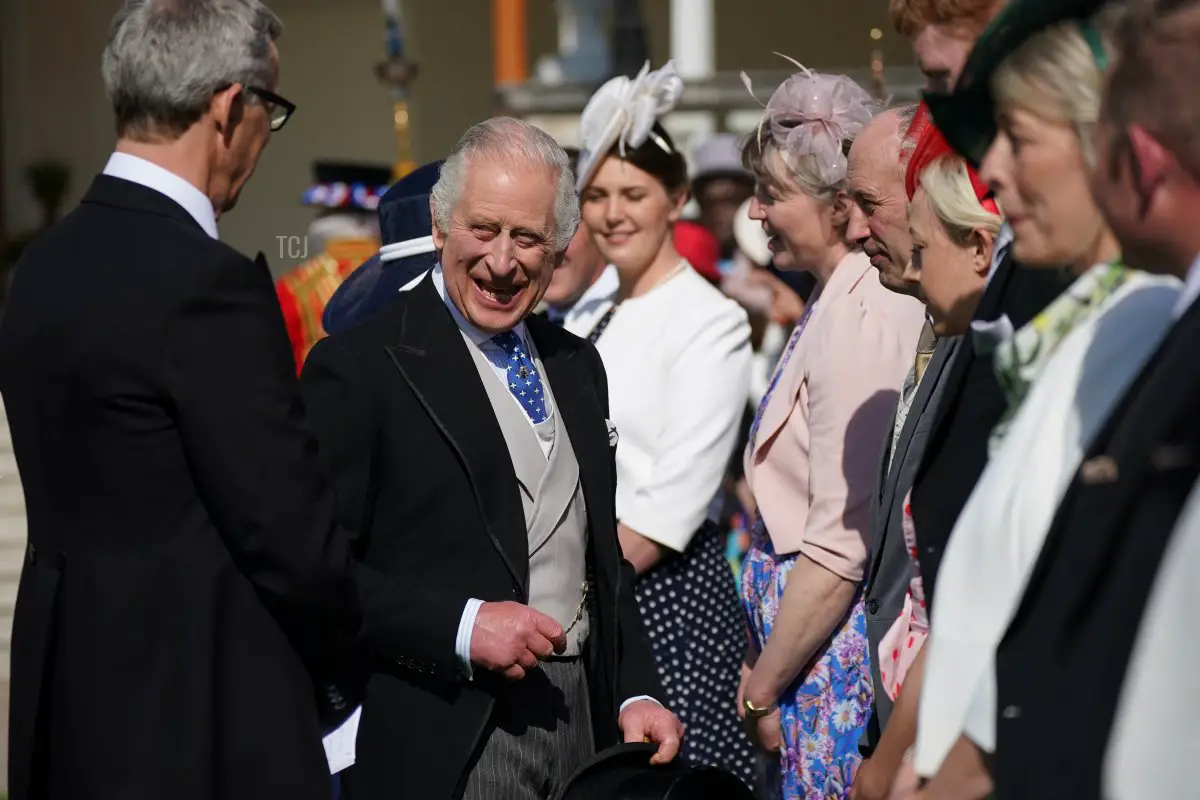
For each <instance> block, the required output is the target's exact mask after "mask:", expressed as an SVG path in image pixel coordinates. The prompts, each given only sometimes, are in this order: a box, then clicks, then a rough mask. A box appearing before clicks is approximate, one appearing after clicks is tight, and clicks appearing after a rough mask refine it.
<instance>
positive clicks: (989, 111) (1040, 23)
mask: <svg viewBox="0 0 1200 800" xmlns="http://www.w3.org/2000/svg"><path fill="white" fill-rule="evenodd" d="M1104 5H1106V0H1010V2H1009V3H1008V4H1007V5H1005V6H1004V9H1003V10H1002V11H1001V12H1000V14H999V15H998V16H997V17H996V18H995V19H994V20H992V24H991V25H989V26H988V28H987V30H985V31H984V32H983V34H982V35H981V36H980V37H979V39H977V40H976V42H975V46H974V47H973V48H972V49H971V54H970V55H969V56H968V57H967V63H966V66H964V67H963V71H962V75H961V76H959V79H958V83H956V84H955V86H954V91H952V92H950V93H941V92H925V93H924V98H925V103H926V104H927V105H928V106H929V113H930V115H931V116H932V117H933V121H934V123H935V124H936V125H937V126H938V129H939V130H941V132H942V134H943V135H944V136H945V137H946V141H947V142H949V143H950V146H951V147H953V148H954V149H955V150H956V151H958V152H959V153H961V154H962V156H963V157H964V158H966V159H967V161H969V162H970V163H971V164H972V165H973V166H974V167H975V168H976V169H978V168H979V165H980V163H981V162H982V161H983V157H984V155H986V154H987V151H988V148H989V147H991V146H992V141H993V140H994V139H995V138H996V116H995V99H994V98H993V97H992V76H993V75H994V74H995V73H996V70H997V69H998V68H999V67H1000V65H1001V64H1002V63H1003V62H1004V59H1006V58H1008V56H1009V55H1011V54H1012V53H1013V52H1015V51H1016V50H1017V49H1018V48H1019V47H1021V45H1023V44H1025V42H1027V41H1029V39H1030V38H1031V37H1032V36H1033V35H1034V34H1036V33H1038V32H1040V31H1043V30H1045V29H1046V28H1049V27H1051V26H1053V25H1057V24H1058V23H1060V22H1065V21H1067V20H1072V19H1074V20H1080V21H1083V20H1087V19H1088V18H1090V17H1091V16H1092V14H1094V13H1095V12H1097V11H1099V10H1100V9H1101V8H1102V7H1103V6H1104ZM1083 34H1084V36H1085V37H1086V38H1087V40H1088V44H1089V45H1090V46H1091V48H1092V52H1093V53H1094V54H1095V55H1096V59H1097V63H1099V64H1100V66H1101V67H1102V68H1103V67H1104V66H1106V59H1105V56H1104V47H1103V45H1102V44H1101V41H1100V37H1099V35H1098V34H1097V33H1096V31H1095V29H1093V28H1092V27H1091V26H1090V25H1089V26H1086V27H1085V28H1084V29H1083Z"/></svg>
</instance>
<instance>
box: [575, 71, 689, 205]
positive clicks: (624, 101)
mask: <svg viewBox="0 0 1200 800" xmlns="http://www.w3.org/2000/svg"><path fill="white" fill-rule="evenodd" d="M682 94H683V78H680V77H679V74H678V73H677V72H676V71H675V62H674V61H668V62H667V63H666V64H665V65H664V66H663V68H662V69H660V70H656V71H654V72H651V71H650V62H649V61H647V62H646V63H645V65H644V66H643V67H642V70H641V72H639V73H638V76H637V77H636V78H634V79H633V80H630V79H629V78H627V77H625V76H623V75H622V76H619V77H616V78H613V79H612V80H610V81H608V83H606V84H604V85H603V86H601V87H600V88H599V89H597V90H596V93H595V94H594V95H592V99H591V100H589V101H588V104H587V107H586V108H584V109H583V114H582V116H580V118H579V141H580V148H579V149H580V155H579V169H578V171H577V173H576V175H575V190H576V191H583V188H584V187H585V186H587V185H588V182H589V181H591V179H592V177H593V176H594V175H595V174H596V169H597V167H599V166H600V162H601V161H603V160H604V157H605V156H606V155H607V154H608V151H609V150H611V149H612V147H613V145H616V146H617V147H619V148H620V152H621V154H622V155H624V154H625V151H626V150H627V149H628V150H632V149H636V148H638V147H641V146H642V144H644V143H645V141H646V139H648V138H651V137H653V138H654V140H655V142H656V143H657V144H658V146H659V147H661V148H662V149H663V150H666V151H667V152H672V148H671V147H670V145H668V144H667V142H665V141H664V140H663V139H662V138H661V137H659V136H655V134H654V132H653V131H652V130H651V129H652V128H653V127H654V123H655V122H657V121H658V118H659V117H661V116H662V115H663V114H666V113H667V112H668V111H670V110H671V109H673V108H674V107H675V104H676V103H678V102H679V97H680V95H682Z"/></svg>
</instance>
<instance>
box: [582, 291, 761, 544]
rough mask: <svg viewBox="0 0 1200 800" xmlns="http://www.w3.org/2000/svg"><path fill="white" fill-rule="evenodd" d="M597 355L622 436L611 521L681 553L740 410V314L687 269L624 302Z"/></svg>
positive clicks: (745, 378)
mask: <svg viewBox="0 0 1200 800" xmlns="http://www.w3.org/2000/svg"><path fill="white" fill-rule="evenodd" d="M596 348H597V349H598V350H599V351H600V356H601V358H602V359H603V360H604V367H605V370H606V371H607V372H608V396H609V407H610V413H611V416H612V422H613V424H614V425H615V426H616V429H617V436H618V439H617V454H616V459H617V518H618V519H619V520H620V521H621V522H622V523H624V524H625V525H627V526H628V527H630V528H632V529H633V530H635V531H637V532H638V533H640V534H642V535H643V536H645V537H646V538H648V539H652V540H653V541H655V542H657V543H658V544H661V545H663V546H664V547H668V548H670V549H672V550H675V551H677V552H683V551H684V550H685V549H686V548H687V546H688V542H690V541H691V538H692V534H694V533H695V532H696V530H697V529H698V528H699V527H700V524H701V523H702V522H703V521H704V519H705V517H706V516H707V515H708V508H709V504H710V502H711V501H712V499H713V498H714V497H715V496H716V494H717V491H718V490H719V489H720V486H721V479H722V477H723V476H724V474H725V469H726V467H727V466H728V465H729V459H730V456H731V455H732V454H733V448H734V446H735V444H736V441H737V434H738V428H739V426H740V425H741V421H742V415H743V413H744V411H745V408H746V392H747V388H748V386H749V382H750V357H751V350H750V323H749V322H748V320H747V318H746V312H745V311H744V310H742V307H741V306H739V305H738V304H737V303H736V302H734V301H733V300H730V299H729V298H727V297H725V296H724V295H722V294H721V293H720V291H718V290H717V289H716V288H714V287H713V286H712V285H710V284H709V283H708V281H706V280H705V279H704V278H702V277H700V275H699V274H697V273H696V272H695V271H694V270H692V269H686V270H684V271H683V272H681V273H680V274H679V275H677V276H675V277H673V278H670V279H669V280H667V281H666V282H665V283H663V284H661V285H660V286H658V287H656V288H654V289H652V290H651V291H650V292H647V293H646V294H644V295H642V296H641V297H635V298H632V299H629V300H626V301H624V302H623V303H621V304H620V305H619V306H618V308H617V310H616V312H615V313H614V314H613V316H612V319H611V320H610V322H609V324H608V327H607V328H606V329H605V330H604V333H603V335H601V336H600V339H599V340H598V341H597V342H596Z"/></svg>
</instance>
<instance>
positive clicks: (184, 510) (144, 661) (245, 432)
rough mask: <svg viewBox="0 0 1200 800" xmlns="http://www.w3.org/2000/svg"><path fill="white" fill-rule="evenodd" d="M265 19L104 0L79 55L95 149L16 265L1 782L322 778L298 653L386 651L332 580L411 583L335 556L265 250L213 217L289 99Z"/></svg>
mask: <svg viewBox="0 0 1200 800" xmlns="http://www.w3.org/2000/svg"><path fill="white" fill-rule="evenodd" d="M280 31H281V24H280V22H279V20H278V18H277V17H276V16H275V15H274V14H273V13H272V12H271V11H270V10H268V9H267V8H266V7H265V6H263V5H262V4H261V3H260V2H259V0H126V2H125V4H124V7H123V8H122V9H121V10H120V11H119V12H118V14H117V16H116V18H115V20H114V22H113V26H112V28H111V33H110V38H109V41H108V44H107V47H106V49H105V52H104V57H103V74H104V81H105V85H106V88H107V90H108V95H109V98H110V100H111V102H112V106H113V110H114V113H115V117H116V128H117V144H116V148H115V150H116V152H114V153H113V155H112V157H111V158H110V159H109V161H108V163H107V165H106V166H105V168H104V171H103V174H102V175H99V176H98V177H97V178H96V179H95V180H94V182H93V183H92V185H91V187H90V188H89V189H88V191H87V193H86V194H85V196H84V198H83V201H82V203H81V204H80V206H79V207H78V208H76V209H75V210H74V211H72V212H71V213H70V214H69V215H68V216H67V217H66V218H65V219H63V221H62V222H60V223H59V224H58V225H56V226H54V227H53V228H52V229H50V230H49V231H47V232H46V233H45V234H44V235H43V236H41V237H40V238H39V239H38V240H37V241H35V242H34V243H33V244H32V245H31V246H30V247H28V249H27V250H26V251H25V255H24V258H23V259H22V261H21V262H20V263H19V264H18V266H17V270H16V275H15V278H14V280H13V287H12V295H11V298H10V301H9V305H8V307H7V309H6V313H5V316H4V320H3V325H2V326H0V391H2V392H3V396H4V402H5V406H6V407H7V410H8V414H9V421H10V425H11V429H12V434H13V446H14V450H15V453H16V457H17V462H18V466H19V468H20V472H21V478H22V483H23V484H24V490H25V495H26V500H27V507H28V516H29V546H28V551H27V557H26V560H25V565H24V568H23V571H22V575H21V584H20V589H19V595H18V599H17V607H16V613H15V619H14V626H13V627H14V630H13V640H12V689H11V693H12V694H11V709H12V713H11V719H10V743H11V749H10V760H9V768H10V772H9V791H10V793H11V794H10V796H11V797H12V798H14V800H27V798H45V797H87V798H90V799H91V800H115V798H121V799H122V800H143V799H144V800H160V799H161V798H172V800H212V799H213V798H218V797H219V798H222V800H262V798H288V800H298V799H302V800H328V798H329V796H330V787H331V781H330V776H329V767H328V764H327V762H326V758H325V754H324V753H323V751H322V747H321V723H322V722H325V723H332V722H336V721H337V719H338V718H337V716H336V715H330V716H327V717H323V718H322V717H321V715H320V713H319V710H318V709H319V708H320V707H319V706H318V703H317V695H318V692H316V691H315V690H314V686H313V680H312V678H311V677H310V675H313V674H321V657H332V655H333V653H334V652H336V651H337V645H338V643H340V642H346V641H348V640H349V639H350V638H351V637H354V636H356V635H363V636H367V637H370V638H371V639H372V642H373V644H374V651H375V652H377V653H379V654H381V655H383V656H384V657H388V658H391V659H393V660H398V659H400V658H402V657H405V654H402V653H401V652H400V648H402V647H405V648H406V647H407V646H408V645H409V642H407V641H406V640H405V637H403V636H401V635H399V634H398V633H395V632H394V631H393V632H391V634H390V635H387V634H384V635H382V636H380V637H376V635H375V634H376V633H377V631H376V630H374V628H373V625H374V623H373V622H372V621H367V620H364V618H363V616H362V614H361V612H360V605H359V601H358V596H357V590H362V591H363V592H364V594H365V595H367V596H370V597H372V598H373V601H379V600H382V602H384V604H385V606H386V605H387V603H388V600H389V599H390V598H391V597H392V592H393V591H395V592H396V602H398V603H403V605H404V606H405V607H409V608H411V607H415V606H416V605H418V604H419V599H417V598H414V597H403V598H401V597H400V596H399V595H400V594H401V593H403V591H404V587H402V586H400V587H396V588H395V589H393V586H392V584H391V583H386V582H384V581H382V580H380V581H379V582H378V583H375V584H368V581H369V580H370V578H369V577H367V576H366V575H365V574H364V571H363V570H362V569H361V568H360V567H359V566H358V565H357V564H356V562H354V561H353V559H352V558H351V555H350V547H349V543H348V539H347V537H346V536H345V534H344V533H343V531H341V530H340V529H339V528H338V527H337V526H336V525H335V522H334V498H333V492H332V489H331V487H330V485H329V483H328V482H327V480H326V478H325V476H324V474H323V473H322V471H321V468H320V467H319V466H318V462H317V453H316V446H315V444H314V442H313V440H312V439H311V438H310V436H309V434H308V433H307V430H306V428H305V426H304V424H303V419H302V416H301V409H302V406H301V402H300V397H299V392H298V387H297V384H296V376H295V366H294V364H293V362H292V358H291V354H290V349H289V346H288V340H287V337H286V335H285V333H284V326H283V320H282V316H281V314H280V310H279V305H278V303H277V301H276V296H275V292H274V288H273V286H272V282H271V276H270V274H269V272H268V269H267V266H266V264H265V263H264V262H263V260H262V258H261V257H260V258H259V259H258V260H257V261H252V260H251V259H249V258H247V257H246V256H244V255H242V254H240V253H238V252H236V251H235V250H234V249H233V248H231V247H229V246H227V245H225V244H222V243H221V242H220V241H219V239H218V233H217V221H218V219H219V218H220V217H221V215H222V214H223V213H225V212H226V211H229V210H230V209H231V208H233V206H234V205H235V204H236V202H237V198H238V195H239V193H240V192H241V190H242V188H243V187H244V186H245V184H246V182H247V181H248V180H249V179H250V176H251V175H252V174H253V172H254V168H255V165H256V164H257V162H258V159H259V156H260V155H261V154H262V151H263V148H264V147H266V145H267V142H268V141H269V139H270V137H271V134H272V132H275V131H279V130H280V129H281V128H282V127H283V126H284V124H285V123H286V122H287V120H288V118H289V116H290V115H291V114H292V112H293V110H294V107H293V106H292V104H291V103H289V102H287V101H286V100H284V99H283V98H282V97H280V96H279V95H278V94H277V93H276V87H277V84H278V81H279V56H278V52H277V50H276V48H275V44H274V40H275V39H276V38H277V37H278V35H279V33H280ZM384 616H387V615H386V614H385V615H384ZM372 619H373V620H374V619H379V618H378V617H373V618H372ZM385 627H387V623H384V624H382V625H381V626H380V628H381V629H382V628H385ZM319 694H320V695H321V696H322V698H323V699H324V700H325V701H327V704H328V705H327V706H325V707H326V708H328V707H332V708H333V709H335V710H337V709H340V710H342V711H344V712H346V713H348V709H349V708H352V707H353V703H352V699H351V697H349V696H347V697H343V696H342V694H341V690H339V689H337V688H329V687H326V688H322V689H321V690H320V692H319Z"/></svg>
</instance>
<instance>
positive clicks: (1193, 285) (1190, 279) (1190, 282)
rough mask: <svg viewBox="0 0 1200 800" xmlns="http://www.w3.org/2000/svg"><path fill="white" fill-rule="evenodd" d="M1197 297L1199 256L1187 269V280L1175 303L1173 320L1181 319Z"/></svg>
mask: <svg viewBox="0 0 1200 800" xmlns="http://www.w3.org/2000/svg"><path fill="white" fill-rule="evenodd" d="M1197 297H1200V255H1198V256H1196V260H1195V261H1193V262H1192V266H1191V267H1189V268H1188V274H1187V280H1186V281H1185V282H1184V284H1183V291H1182V292H1180V293H1179V300H1178V301H1176V303H1175V311H1174V313H1175V319H1179V318H1180V317H1182V316H1183V312H1185V311H1187V310H1188V309H1189V308H1190V307H1191V305H1192V303H1194V302H1196V298H1197Z"/></svg>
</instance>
